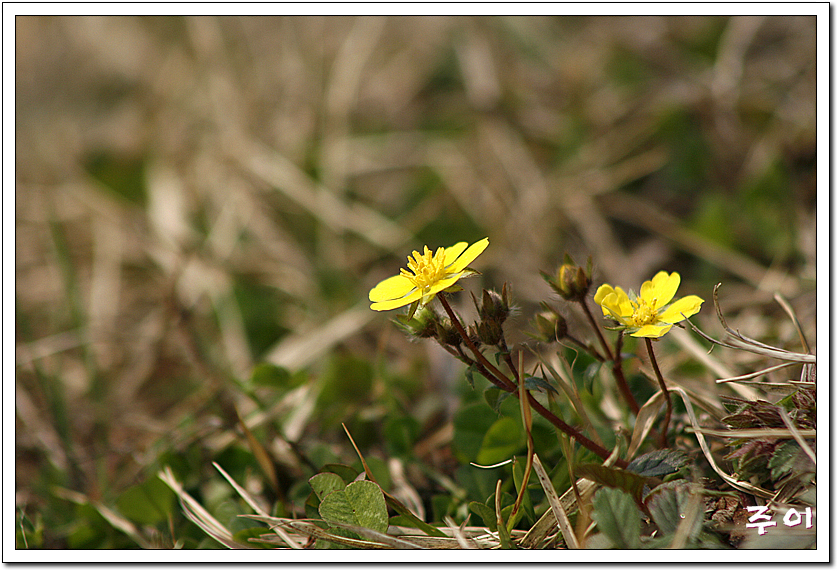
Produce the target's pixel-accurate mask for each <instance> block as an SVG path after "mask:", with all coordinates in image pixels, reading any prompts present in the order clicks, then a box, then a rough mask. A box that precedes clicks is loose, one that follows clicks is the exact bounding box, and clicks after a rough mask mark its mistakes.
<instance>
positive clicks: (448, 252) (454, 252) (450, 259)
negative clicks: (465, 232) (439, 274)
mask: <svg viewBox="0 0 838 571" xmlns="http://www.w3.org/2000/svg"><path fill="white" fill-rule="evenodd" d="M466 246H468V242H457V243H456V244H454V245H453V246H451V247H450V248H445V267H448V266H450V265H451V264H453V263H454V260H456V259H457V257H458V256H459V255H460V254H462V253H463V250H465V249H466Z"/></svg>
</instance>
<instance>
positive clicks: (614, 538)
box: [591, 488, 640, 549]
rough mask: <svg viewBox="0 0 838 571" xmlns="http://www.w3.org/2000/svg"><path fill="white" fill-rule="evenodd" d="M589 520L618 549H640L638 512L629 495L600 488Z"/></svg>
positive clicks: (595, 496)
mask: <svg viewBox="0 0 838 571" xmlns="http://www.w3.org/2000/svg"><path fill="white" fill-rule="evenodd" d="M593 505H594V510H593V513H591V518H592V519H593V520H594V521H595V522H596V524H597V528H598V529H599V531H600V532H601V533H603V534H605V536H606V537H608V539H610V540H611V542H612V543H613V544H614V546H615V547H617V548H618V549H639V548H640V511H639V510H638V509H637V506H636V505H635V504H634V500H633V499H632V498H631V496H630V495H628V494H627V493H625V492H623V491H621V490H615V489H612V488H602V489H600V490H599V491H598V492H597V493H596V495H594V499H593Z"/></svg>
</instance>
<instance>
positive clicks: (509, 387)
mask: <svg viewBox="0 0 838 571" xmlns="http://www.w3.org/2000/svg"><path fill="white" fill-rule="evenodd" d="M437 298H438V299H439V301H440V303H441V304H442V307H443V308H444V309H445V312H446V313H447V314H448V317H449V318H450V319H451V323H452V324H453V325H454V327H455V328H456V329H457V331H458V332H459V333H460V336H461V337H462V338H463V342H464V343H465V344H466V346H467V347H468V348H469V350H470V351H471V353H472V354H473V355H474V358H475V359H476V361H472V360H471V359H469V361H471V364H473V365H474V366H475V367H476V368H477V370H478V371H479V372H480V374H481V375H483V376H484V377H486V378H487V379H488V380H489V382H491V383H492V384H493V385H495V386H496V387H498V388H499V389H502V390H505V391H506V392H508V393H512V394H514V395H515V396H518V388H517V386H516V385H515V384H514V383H513V382H512V381H511V380H509V378H508V377H507V376H506V375H504V374H503V373H502V372H501V371H499V370H498V368H497V367H495V366H494V365H492V363H491V362H490V361H489V360H488V359H487V358H486V356H485V355H484V354H483V353H481V352H480V350H479V349H478V348H477V347H476V346H475V345H474V343H473V342H472V340H471V339H470V338H469V336H468V334H467V333H466V330H465V328H464V327H463V324H462V323H460V320H459V318H458V317H457V314H455V313H454V310H453V309H451V305H450V304H449V303H448V300H447V299H445V295H443V294H439V295H437ZM527 396H528V397H529V402H530V406H532V408H534V409H535V410H537V411H538V413H539V414H540V415H541V416H543V417H544V418H545V419H547V420H548V421H549V422H550V424H552V425H553V426H555V427H556V428H558V429H559V430H561V431H562V432H564V433H565V434H567V435H568V436H572V437H573V438H575V439H576V441H577V442H578V443H579V444H580V445H582V446H584V447H585V448H587V449H588V450H590V451H591V452H593V453H594V454H596V455H597V456H599V457H600V458H602V459H607V458H608V456H610V452H609V451H608V450H606V449H605V448H603V447H602V446H600V445H599V444H597V443H596V442H594V441H593V440H591V439H590V438H588V437H587V436H585V435H584V434H582V433H581V432H579V431H578V430H576V429H575V428H573V427H572V426H570V425H569V424H567V423H566V422H565V421H563V420H562V419H561V418H559V417H558V416H556V415H555V414H553V413H552V412H551V411H550V410H548V409H547V408H545V407H544V405H542V404H541V403H540V402H538V401H537V400H535V399H534V398H532V395H530V394H529V391H527ZM615 464H616V465H617V466H620V467H622V468H625V467H626V466H628V462H626V461H625V460H623V459H622V458H618V459H617V461H616V462H615Z"/></svg>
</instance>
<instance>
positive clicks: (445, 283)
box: [425, 273, 463, 296]
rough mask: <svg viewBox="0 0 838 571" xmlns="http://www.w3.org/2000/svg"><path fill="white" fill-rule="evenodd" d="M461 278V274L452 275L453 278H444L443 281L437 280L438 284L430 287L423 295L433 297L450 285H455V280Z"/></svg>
mask: <svg viewBox="0 0 838 571" xmlns="http://www.w3.org/2000/svg"><path fill="white" fill-rule="evenodd" d="M461 277H463V274H462V273H459V274H454V275H453V276H449V277H447V278H445V279H444V280H439V281H438V282H436V283H435V284H434V285H432V286H431V289H429V290H428V291H426V292H425V295H430V296H433V295H435V294H437V293H439V292H441V291H442V290H444V289H446V288H449V287H451V286H452V285H454V284H455V283H457V280H459V279H460V278H461Z"/></svg>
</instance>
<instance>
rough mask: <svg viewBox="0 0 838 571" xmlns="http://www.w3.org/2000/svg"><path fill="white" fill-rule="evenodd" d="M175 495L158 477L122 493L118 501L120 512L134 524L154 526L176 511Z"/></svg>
mask: <svg viewBox="0 0 838 571" xmlns="http://www.w3.org/2000/svg"><path fill="white" fill-rule="evenodd" d="M174 503H175V493H174V492H173V491H172V489H171V488H170V487H169V486H167V485H166V484H165V483H163V481H162V480H160V478H158V477H156V476H155V477H153V478H149V479H148V480H146V481H145V482H143V483H142V484H139V485H137V486H132V487H130V488H128V489H127V490H125V491H124V492H122V494H120V496H119V498H118V499H117V500H116V507H117V509H118V510H119V512H120V513H121V514H122V515H123V516H125V517H126V518H127V519H129V520H131V521H133V522H134V523H138V524H142V525H154V524H157V523H160V522H163V521H166V519H167V518H168V517H169V515H171V513H172V512H173V511H174Z"/></svg>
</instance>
